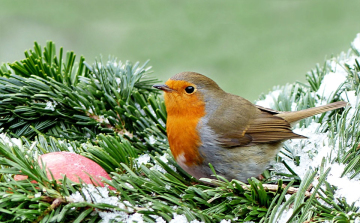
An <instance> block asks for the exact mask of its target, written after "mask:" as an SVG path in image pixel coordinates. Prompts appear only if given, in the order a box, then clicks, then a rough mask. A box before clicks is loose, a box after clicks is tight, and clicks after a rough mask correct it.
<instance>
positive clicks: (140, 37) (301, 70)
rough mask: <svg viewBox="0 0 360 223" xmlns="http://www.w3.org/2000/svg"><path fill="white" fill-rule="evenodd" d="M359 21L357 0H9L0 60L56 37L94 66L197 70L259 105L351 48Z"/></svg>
mask: <svg viewBox="0 0 360 223" xmlns="http://www.w3.org/2000/svg"><path fill="white" fill-rule="evenodd" d="M359 21H360V4H359V3H358V2H357V1H346V2H343V1H318V0H315V1H285V0H283V1H239V0H232V1H215V0H206V1H205V0H201V1H200V0H196V1H194V0H186V1H184V0H182V1H174V0H172V1H164V0H158V1H153V0H147V1H140V0H133V1H123V0H116V1H115V0H102V1H95V0H86V1H85V0H77V1H37V0H34V1H24V0H23V1H14V0H2V1H1V2H0V40H1V41H0V62H13V61H15V60H20V59H22V58H23V52H24V50H25V49H30V48H32V46H33V42H34V41H38V42H39V43H40V44H41V45H42V46H44V45H45V43H46V41H47V40H53V41H54V42H55V43H56V44H57V47H58V48H59V47H60V46H63V47H64V49H65V50H66V51H67V50H73V51H74V52H75V53H76V54H77V55H83V56H85V58H86V60H87V61H88V62H93V61H94V60H95V58H96V57H97V58H99V55H100V54H101V55H103V58H104V59H107V58H108V55H113V56H116V57H117V58H118V59H119V60H130V61H133V62H135V61H140V62H145V61H146V60H147V59H150V65H152V66H153V71H154V73H153V75H154V76H156V77H158V78H159V79H160V80H162V81H166V80H167V79H168V78H169V77H171V76H172V75H174V74H176V73H178V72H181V71H197V72H200V73H203V74H205V75H207V76H209V77H211V78H213V79H214V80H215V81H216V82H218V83H219V85H220V86H221V87H222V88H224V89H226V90H227V91H229V92H231V93H234V94H238V95H241V96H243V97H245V98H248V99H250V100H252V101H254V100H255V99H257V98H258V96H259V95H260V94H261V93H262V92H263V93H267V92H268V91H269V90H271V89H272V87H273V86H275V85H284V84H285V83H288V82H289V83H292V82H295V81H296V80H299V81H304V80H305V74H306V72H307V71H309V70H310V69H312V68H314V67H315V64H316V63H321V64H322V63H323V62H324V59H326V58H330V57H331V56H332V55H338V54H339V53H340V52H341V51H346V50H347V49H349V47H350V43H351V41H352V40H353V39H354V38H355V35H356V33H358V32H360V23H359Z"/></svg>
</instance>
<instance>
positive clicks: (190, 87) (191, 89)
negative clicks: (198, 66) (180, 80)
mask: <svg viewBox="0 0 360 223" xmlns="http://www.w3.org/2000/svg"><path fill="white" fill-rule="evenodd" d="M185 91H186V93H188V94H191V93H193V92H194V91H195V88H194V87H193V86H187V87H186V88H185Z"/></svg>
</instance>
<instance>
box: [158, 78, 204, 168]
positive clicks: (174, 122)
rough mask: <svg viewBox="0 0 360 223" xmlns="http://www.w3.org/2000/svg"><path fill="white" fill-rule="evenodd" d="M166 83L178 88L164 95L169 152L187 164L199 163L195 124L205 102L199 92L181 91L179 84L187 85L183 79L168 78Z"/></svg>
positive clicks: (202, 111) (197, 136) (199, 142)
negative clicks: (187, 92) (186, 92)
mask: <svg viewBox="0 0 360 223" xmlns="http://www.w3.org/2000/svg"><path fill="white" fill-rule="evenodd" d="M166 84H167V85H168V86H171V87H172V89H179V90H178V91H177V92H170V93H168V92H166V93H165V95H164V99H165V105H166V110H167V123H166V130H167V135H168V140H169V144H170V149H171V152H172V154H173V156H174V158H175V159H176V161H178V162H179V161H181V162H183V163H184V164H185V165H187V166H191V165H196V164H200V163H201V162H202V157H201V155H200V153H199V150H198V148H199V146H200V145H201V140H200V136H199V133H198V130H197V125H198V123H199V121H200V119H201V117H203V116H204V115H205V103H204V102H203V100H202V97H201V95H199V94H192V95H186V94H182V93H181V90H180V89H181V86H186V85H188V83H187V82H185V81H172V80H169V81H167V82H166ZM182 156H183V157H182Z"/></svg>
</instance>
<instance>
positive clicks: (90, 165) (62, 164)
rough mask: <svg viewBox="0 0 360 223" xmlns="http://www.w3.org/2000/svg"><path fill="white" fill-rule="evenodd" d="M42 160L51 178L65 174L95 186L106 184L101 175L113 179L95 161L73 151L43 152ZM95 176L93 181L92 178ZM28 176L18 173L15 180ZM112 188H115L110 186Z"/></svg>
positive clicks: (58, 177)
mask: <svg viewBox="0 0 360 223" xmlns="http://www.w3.org/2000/svg"><path fill="white" fill-rule="evenodd" d="M41 160H42V162H43V163H44V164H45V166H46V172H47V177H48V178H49V179H51V175H50V172H49V170H50V171H51V173H52V175H53V176H54V178H55V179H56V180H58V179H62V178H63V175H66V177H67V178H68V179H70V180H72V181H74V182H77V183H79V179H78V178H80V179H81V180H82V181H83V182H84V183H87V184H93V183H94V185H95V186H102V187H103V186H104V184H103V183H102V182H101V177H104V178H106V179H109V180H110V179H111V178H110V176H109V175H108V174H107V173H106V171H105V170H104V169H103V168H102V167H101V166H100V165H99V164H97V163H95V162H94V161H92V160H90V159H88V158H86V157H84V156H81V155H79V154H76V153H71V152H52V153H47V154H43V155H41V156H40V157H39V159H38V162H39V164H40V166H41ZM89 175H90V176H92V178H93V182H92V181H91V180H90V177H89ZM26 178H27V176H23V175H16V176H15V177H14V179H15V180H24V179H26ZM110 189H114V188H113V187H110Z"/></svg>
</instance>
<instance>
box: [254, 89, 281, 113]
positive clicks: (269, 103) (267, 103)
mask: <svg viewBox="0 0 360 223" xmlns="http://www.w3.org/2000/svg"><path fill="white" fill-rule="evenodd" d="M281 92H282V90H280V89H279V90H275V91H272V92H269V93H268V94H267V95H266V96H265V99H263V100H260V101H257V102H256V105H259V106H262V107H265V108H272V109H274V108H275V101H276V100H277V98H278V97H279V95H280V93H281Z"/></svg>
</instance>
